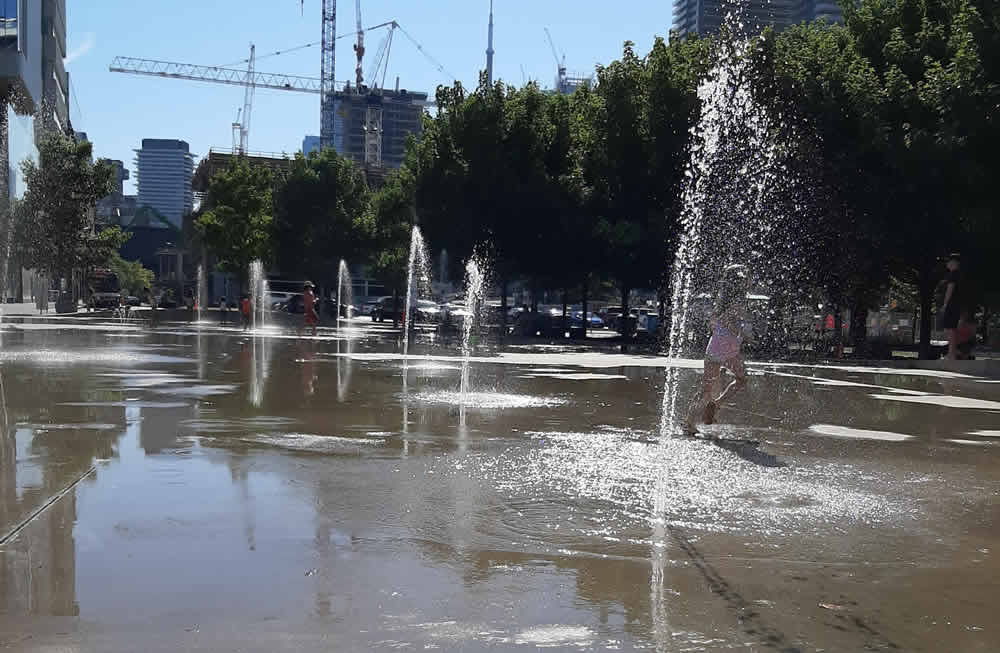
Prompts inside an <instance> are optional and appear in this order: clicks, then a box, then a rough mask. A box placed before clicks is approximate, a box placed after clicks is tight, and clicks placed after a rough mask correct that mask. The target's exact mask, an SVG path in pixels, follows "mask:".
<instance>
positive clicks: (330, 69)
mask: <svg viewBox="0 0 1000 653" xmlns="http://www.w3.org/2000/svg"><path fill="white" fill-rule="evenodd" d="M336 41H337V0H323V38H322V39H321V45H320V50H321V53H320V57H321V59H322V61H321V63H320V96H319V147H320V149H325V148H328V147H333V144H334V139H335V138H336V134H335V133H334V123H335V120H336V113H337V108H336V103H335V99H334V87H335V86H336V81H335V79H334V76H333V75H334V70H335V69H336V65H335V64H336V63H337V48H336Z"/></svg>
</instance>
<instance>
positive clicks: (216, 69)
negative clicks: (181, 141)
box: [108, 0, 455, 161]
mask: <svg viewBox="0 0 1000 653" xmlns="http://www.w3.org/2000/svg"><path fill="white" fill-rule="evenodd" d="M301 5H302V6H303V7H304V0H303V2H302V3H301ZM358 8H359V10H360V0H359V1H358ZM336 13H337V10H336V1H335V0H323V35H322V40H321V41H319V42H314V43H307V44H305V45H301V46H297V47H294V48H289V49H286V50H284V51H276V52H272V53H269V54H267V55H264V56H262V57H260V58H266V57H271V56H276V55H280V54H285V53H288V52H294V51H297V50H302V49H305V48H309V47H314V46H316V45H320V46H321V49H322V67H321V71H320V72H321V76H320V78H319V79H317V78H315V77H305V76H302V75H287V74H282V73H262V72H259V71H257V69H256V62H257V59H258V57H257V56H256V49H255V47H254V46H253V45H251V46H250V57H249V58H247V59H244V60H243V61H242V62H239V63H246V64H247V68H246V69H245V70H242V69H239V68H233V67H230V66H203V65H198V64H188V63H179V62H175V61H162V60H158V59H141V58H137V57H122V56H119V57H115V58H114V59H113V60H112V62H111V65H110V66H108V70H109V71H111V72H113V73H126V74H131V75H144V76H149V77H159V78H166V79H184V80H190V81H198V82H210V83H214V84H228V85H232V86H243V87H244V88H245V89H246V91H245V94H244V102H243V108H242V109H241V110H240V112H239V113H237V116H236V121H235V122H234V123H233V125H232V126H233V149H234V150H238V151H241V152H244V153H245V152H246V151H247V145H248V141H249V133H250V117H251V113H252V111H253V100H254V94H255V91H256V89H258V88H263V89H272V90H278V91H293V92H298V93H314V94H318V95H319V96H320V146H321V147H333V146H334V136H335V134H334V122H335V118H336V104H335V97H336V92H337V86H338V84H337V83H336V82H335V81H334V77H333V75H334V64H335V58H334V55H335V47H334V46H335V44H336V42H337V41H339V40H340V39H343V38H346V37H348V36H354V35H357V36H358V46H360V47H358V46H355V48H356V50H363V48H364V40H363V34H364V33H365V32H371V31H373V30H377V29H381V28H383V27H389V28H390V30H389V34H388V36H387V37H386V39H384V40H383V44H382V45H380V46H379V51H378V54H377V56H376V60H375V67H374V68H373V72H372V75H371V79H372V82H373V83H372V87H373V88H379V87H380V86H384V82H385V76H386V74H388V67H389V53H390V51H391V48H392V36H393V34H394V33H395V31H396V30H399V31H400V32H402V33H403V35H404V36H405V37H406V38H407V39H408V40H409V41H410V42H411V43H413V45H414V46H415V47H416V48H417V50H418V51H419V52H420V53H421V54H422V55H423V56H424V57H425V58H426V59H427V60H428V61H430V62H431V63H432V64H433V65H434V67H435V68H437V70H438V71H439V72H440V73H441V74H443V75H445V76H448V77H450V78H451V79H455V77H454V76H452V75H450V73H448V71H447V70H445V69H444V67H443V66H442V65H441V63H440V62H438V61H437V60H436V59H434V57H432V56H431V55H430V54H429V53H428V52H427V51H426V50H424V48H423V46H422V45H421V44H420V43H419V42H418V41H417V40H416V39H414V38H413V36H411V35H410V34H409V33H408V32H407V31H406V30H405V29H403V27H402V26H401V25H400V24H399V23H398V22H396V21H394V20H392V21H387V22H384V23H379V24H378V25H374V26H372V27H369V28H367V29H361V30H359V31H358V32H349V33H347V34H341V35H337V34H336V24H337V23H336ZM358 22H359V24H360V15H359V21H358ZM361 63H362V62H361V58H360V57H359V61H358V65H359V70H360V66H361ZM379 70H381V71H382V80H381V83H375V82H376V80H378V74H379ZM357 78H358V79H361V80H362V81H363V77H361V73H360V72H358V75H357ZM341 86H342V87H343V85H341ZM349 87H350V83H349V82H348V83H347V84H346V88H349ZM357 88H359V89H360V87H357ZM355 92H357V91H355ZM422 104H423V106H430V105H431V104H433V101H431V102H423V103H422ZM369 106H370V107H371V106H377V103H373V104H371V105H369ZM374 114H377V115H373V112H372V111H371V110H369V122H370V124H369V125H366V134H367V135H368V137H366V152H367V151H368V150H369V149H371V152H372V154H371V156H370V158H371V159H372V160H373V161H381V155H380V152H381V117H380V114H381V107H380V106H378V108H377V110H376V111H375V112H374ZM369 137H370V138H369ZM369 146H370V148H369ZM376 146H377V147H376ZM367 158H369V156H368V155H367V154H366V159H367Z"/></svg>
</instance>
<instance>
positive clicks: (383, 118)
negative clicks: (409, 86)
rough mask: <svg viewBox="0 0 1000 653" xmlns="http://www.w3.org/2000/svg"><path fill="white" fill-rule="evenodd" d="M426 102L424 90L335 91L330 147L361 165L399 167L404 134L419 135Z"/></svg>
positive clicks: (401, 162) (402, 152) (401, 163)
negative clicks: (332, 135)
mask: <svg viewBox="0 0 1000 653" xmlns="http://www.w3.org/2000/svg"><path fill="white" fill-rule="evenodd" d="M426 105H427V94H426V93H418V92H413V91H407V90H406V89H399V90H388V89H374V90H369V89H368V88H366V87H362V88H361V92H360V93H358V92H356V91H353V90H352V89H350V88H347V89H345V90H344V91H343V92H339V93H336V94H335V100H334V106H335V110H336V117H335V119H334V120H335V122H334V124H335V128H334V129H335V132H334V133H335V134H336V135H335V136H334V142H333V147H334V149H335V150H337V152H338V153H339V154H341V155H342V156H346V157H348V158H350V159H351V160H353V161H354V162H355V163H357V164H358V165H359V166H362V167H364V166H365V164H366V163H367V164H368V167H369V168H371V167H382V168H388V169H396V168H399V167H400V166H401V165H403V154H404V151H405V146H406V137H407V136H408V135H410V134H413V135H415V136H419V135H420V133H421V131H422V129H423V112H424V107H425V106H426ZM379 134H381V138H379V137H378V136H379ZM379 163H380V165H379Z"/></svg>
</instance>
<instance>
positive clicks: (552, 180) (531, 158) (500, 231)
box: [197, 0, 1000, 348]
mask: <svg viewBox="0 0 1000 653" xmlns="http://www.w3.org/2000/svg"><path fill="white" fill-rule="evenodd" d="M994 4H995V3H990V2H988V1H987V0H862V1H861V2H859V3H856V4H852V5H851V6H849V7H847V8H846V10H845V17H846V20H845V24H844V25H843V26H829V25H824V24H811V25H802V26H798V27H794V28H791V29H789V30H786V31H784V32H782V33H780V34H774V33H771V32H770V31H768V32H765V33H764V35H763V36H762V37H760V38H758V39H755V40H754V41H753V43H752V44H751V45H750V47H749V48H747V49H745V50H738V51H737V50H734V49H732V48H728V49H727V50H725V54H726V55H727V56H739V57H743V58H745V61H744V63H745V64H746V65H745V66H743V67H742V68H741V70H743V71H745V72H746V75H747V77H746V78H744V79H741V80H739V81H738V82H736V83H739V84H747V85H748V86H749V88H751V89H752V93H753V95H754V97H755V99H756V101H757V102H759V103H761V104H762V105H763V106H765V107H767V109H768V110H769V111H770V112H771V113H772V115H774V116H778V120H776V121H774V123H773V124H774V129H776V130H783V131H790V132H794V134H795V138H794V139H793V140H792V141H787V142H791V143H793V144H794V145H793V146H794V148H796V149H795V151H794V152H793V153H792V156H790V157H788V160H789V161H790V162H791V164H790V165H791V166H792V167H794V168H795V169H794V170H789V174H794V175H797V176H798V178H800V179H806V180H807V181H808V183H807V184H805V185H804V186H803V185H800V187H799V190H801V188H807V189H808V195H807V196H804V197H802V196H800V197H798V198H797V199H796V200H795V202H791V203H790V205H792V204H794V205H796V206H799V207H801V208H799V209H798V210H799V211H800V212H801V216H800V217H801V219H800V220H798V222H797V223H796V222H795V221H794V220H793V224H795V225H796V229H797V230H798V231H797V233H796V238H798V239H799V240H801V241H803V242H807V243H808V244H809V246H808V247H805V248H803V251H804V252H807V256H808V258H809V260H807V261H805V264H804V266H803V267H804V268H805V269H808V271H809V274H808V275H807V276H806V277H803V278H802V279H804V280H807V281H808V283H806V284H805V285H803V286H802V287H796V288H792V289H789V290H788V296H787V297H785V298H784V300H785V301H786V302H791V303H794V302H795V301H800V300H801V301H804V300H805V298H806V297H815V296H816V295H817V294H818V295H820V296H822V297H824V298H825V300H826V302H827V303H830V304H832V305H833V306H835V307H836V310H835V312H836V314H837V315H838V316H839V313H840V309H841V308H847V307H850V308H852V309H854V310H853V311H852V314H853V315H856V316H862V317H863V316H864V315H865V314H866V312H867V309H868V308H869V307H872V306H874V305H875V303H876V302H877V301H879V300H880V298H881V297H883V296H884V293H885V291H886V290H887V289H888V288H889V287H890V286H892V287H894V288H896V289H899V288H912V289H915V295H917V297H918V299H919V304H920V308H921V313H922V315H924V316H930V315H931V312H932V310H931V308H932V303H933V291H934V287H935V283H936V281H937V280H938V277H939V274H940V264H939V263H940V260H941V257H942V256H943V255H946V254H948V253H949V252H950V251H954V250H958V251H962V252H963V253H965V254H966V256H965V258H966V260H967V261H971V265H967V268H971V269H970V270H969V271H970V273H971V274H970V278H971V279H974V280H975V279H978V280H981V281H983V282H988V281H989V280H991V279H992V278H994V277H995V275H991V274H990V273H988V272H987V271H986V269H985V267H986V265H987V264H988V262H989V261H990V259H991V257H993V256H995V255H997V254H1000V238H998V237H997V221H996V219H995V218H994V216H993V215H992V205H993V203H994V202H993V197H992V193H991V192H990V191H991V189H990V187H989V183H988V182H989V180H990V179H992V178H993V177H995V176H996V173H997V170H996V167H997V163H996V161H997V159H996V157H995V156H993V152H994V151H995V150H994V146H995V145H997V144H998V143H997V141H998V138H1000V129H998V127H1000V126H998V124H997V120H998V118H997V107H998V106H1000V76H998V70H997V67H998V65H1000V51H998V47H997V46H998V39H1000V36H998V35H1000V22H998V21H1000V13H998V12H997V10H996V7H995V6H994ZM724 38H725V37H724ZM722 43H723V42H721V41H715V40H713V39H708V38H687V39H674V40H672V41H670V42H669V43H668V42H666V41H663V40H657V41H656V42H655V44H654V46H653V48H652V50H651V51H650V53H649V54H647V55H646V56H644V57H640V56H638V55H637V54H636V53H635V51H634V49H633V46H632V44H630V43H626V44H625V48H624V51H623V56H622V58H621V59H620V60H618V61H615V62H613V63H611V64H609V65H607V66H604V67H600V68H598V70H597V78H596V84H595V85H594V86H593V88H581V89H579V90H578V91H577V92H576V93H574V94H573V95H572V96H562V95H553V94H548V93H545V92H543V91H541V90H540V89H539V88H538V87H537V86H535V85H532V84H529V85H527V86H525V87H523V88H520V89H515V88H513V87H510V86H507V85H504V84H502V83H497V84H492V85H490V84H487V83H486V81H485V79H481V80H480V83H479V85H478V87H477V88H476V89H474V90H471V91H470V90H467V89H465V88H463V87H462V86H461V85H460V84H458V83H456V84H455V85H454V86H452V87H441V88H439V89H438V92H437V104H438V111H437V112H436V114H435V115H434V116H433V117H431V116H427V117H425V120H424V130H423V135H422V137H421V138H420V139H419V140H414V141H412V142H411V143H410V144H409V146H408V149H407V155H406V159H405V163H404V165H403V167H402V169H401V170H399V171H398V172H396V173H394V174H393V175H392V176H390V177H389V178H388V179H387V181H386V183H385V184H384V185H383V186H381V187H379V188H378V189H376V190H372V189H370V188H369V187H368V186H367V185H366V184H365V181H364V177H363V175H362V173H361V172H360V171H359V170H358V169H357V168H355V167H354V166H353V165H352V164H350V163H349V162H347V161H346V160H344V159H342V158H340V157H338V156H337V155H336V154H334V153H333V152H323V153H321V154H318V155H314V156H312V157H310V158H308V159H306V158H304V157H301V156H299V157H297V158H296V159H295V160H294V161H293V162H292V163H291V169H290V171H289V172H288V173H287V175H284V176H282V178H280V179H275V178H273V177H272V176H271V174H272V173H270V172H269V171H267V170H264V169H261V168H252V167H250V166H248V165H247V164H246V163H245V162H235V163H234V164H233V166H232V167H231V168H230V169H228V170H226V171H225V172H223V173H221V174H219V175H217V176H216V177H215V178H214V179H212V180H211V182H210V185H209V189H208V193H207V199H206V203H205V205H204V207H205V212H204V214H203V215H201V216H200V217H199V219H198V221H197V229H198V233H199V234H200V235H201V237H202V239H203V242H204V243H205V244H206V245H207V246H208V247H209V248H210V249H211V250H212V251H213V252H214V253H215V254H216V255H217V257H218V259H219V260H220V262H221V263H222V265H223V267H225V268H227V269H228V270H229V271H232V272H235V273H237V274H244V273H245V272H244V271H245V270H246V269H247V265H248V264H249V262H250V260H252V259H254V258H261V259H263V260H265V261H268V262H271V263H273V264H276V265H277V266H278V268H280V269H281V271H282V272H283V273H286V274H289V275H297V276H310V277H314V278H319V279H330V278H332V277H333V275H335V270H336V265H337V261H338V260H339V258H341V257H344V258H347V259H348V260H351V261H367V262H369V263H371V264H372V265H374V266H375V267H376V271H377V273H378V275H379V276H380V278H382V279H383V280H384V281H385V282H387V283H389V284H391V285H394V286H396V287H399V286H401V285H402V283H404V281H403V279H404V276H403V274H404V266H405V262H406V247H407V244H408V238H409V229H410V227H411V226H412V225H413V224H415V223H418V222H419V224H420V226H421V228H422V229H423V231H424V234H425V237H426V238H427V240H428V242H430V243H431V244H432V246H433V247H434V248H435V249H436V250H440V249H447V250H448V252H449V253H450V254H451V257H450V258H451V260H452V261H453V262H454V266H455V267H456V268H458V266H460V265H461V262H462V261H463V260H464V259H465V258H467V257H468V256H469V255H471V254H473V253H478V254H480V255H482V256H487V257H489V259H490V260H491V261H492V263H493V267H494V269H495V273H496V281H497V283H498V285H499V287H500V289H501V292H502V293H503V295H504V298H506V289H507V283H508V282H509V281H513V280H528V281H529V282H530V283H531V284H532V285H533V286H534V287H536V288H550V289H563V290H565V289H568V288H579V289H581V290H582V291H583V294H584V297H585V296H586V290H587V289H588V288H593V287H594V282H595V281H596V280H605V281H612V282H614V284H615V285H616V286H617V288H618V289H619V290H620V291H621V297H622V302H623V303H627V301H628V297H629V292H630V291H631V290H633V289H636V288H659V289H665V288H667V287H668V285H669V281H670V279H669V274H670V272H669V271H670V262H671V261H672V260H673V258H674V253H675V249H676V246H677V242H678V237H679V232H680V227H681V223H682V221H683V220H684V216H685V214H684V207H683V206H682V204H681V201H682V200H681V198H682V197H683V195H684V193H683V190H684V188H685V186H686V184H688V183H690V181H689V180H688V175H689V174H690V170H689V168H688V161H689V159H690V156H691V152H692V148H698V147H701V146H702V145H703V143H698V142H695V140H693V138H692V128H693V127H694V126H695V125H696V124H697V123H698V121H699V119H700V118H701V110H702V104H701V101H700V99H699V97H698V85H699V81H700V80H702V79H704V78H705V76H706V74H707V73H708V72H709V70H710V69H711V68H712V66H713V65H714V64H715V63H716V62H717V60H718V58H719V57H720V56H721V54H723V50H722V49H721V48H723V47H726V46H724V45H723V44H722ZM734 52H735V53H736V54H735V55H734V54H733V53H734ZM776 136H777V134H776ZM797 192H798V191H797ZM455 271H457V269H456V270H455ZM978 290H979V292H978V296H979V297H980V298H981V299H982V300H983V301H984V302H993V303H995V301H996V299H997V296H996V291H997V288H996V287H995V286H994V287H987V286H986V285H985V284H980V287H979V289H978ZM990 292H992V293H994V294H992V295H990V294H989V293H990ZM661 296H663V297H664V298H666V294H665V293H663V294H661ZM664 303H665V302H664ZM921 324H922V330H921V340H922V343H923V345H924V347H925V348H926V347H927V346H928V345H929V338H930V328H931V320H930V319H923V320H921ZM854 326H855V327H856V328H855V329H853V332H854V333H855V335H856V336H858V337H859V338H861V337H863V333H864V330H863V322H861V323H859V324H856V325H854ZM836 331H837V333H838V334H839V332H840V329H839V328H838V329H837V330H836Z"/></svg>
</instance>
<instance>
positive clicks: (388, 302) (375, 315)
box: [370, 297, 404, 322]
mask: <svg viewBox="0 0 1000 653" xmlns="http://www.w3.org/2000/svg"><path fill="white" fill-rule="evenodd" d="M403 302H404V300H403V298H402V297H400V298H399V299H398V306H397V307H396V308H395V311H394V310H393V304H394V303H395V302H394V300H393V298H392V297H383V298H382V299H380V300H378V301H377V302H375V307H374V308H373V309H372V311H371V313H370V315H371V317H372V322H385V321H386V320H391V321H399V320H401V319H402V317H403Z"/></svg>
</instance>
